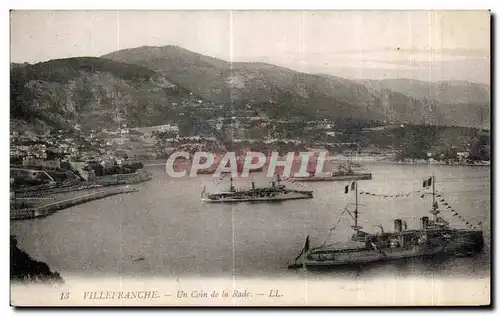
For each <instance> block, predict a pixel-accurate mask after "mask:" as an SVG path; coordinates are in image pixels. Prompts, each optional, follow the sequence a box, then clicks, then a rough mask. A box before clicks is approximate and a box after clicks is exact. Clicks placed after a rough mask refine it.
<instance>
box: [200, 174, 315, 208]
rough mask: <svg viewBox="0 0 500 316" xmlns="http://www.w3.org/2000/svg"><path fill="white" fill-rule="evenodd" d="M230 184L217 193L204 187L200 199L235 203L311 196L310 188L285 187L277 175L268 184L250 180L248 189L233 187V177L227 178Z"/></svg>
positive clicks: (209, 201) (309, 197) (297, 198)
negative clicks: (258, 184) (274, 179)
mask: <svg viewBox="0 0 500 316" xmlns="http://www.w3.org/2000/svg"><path fill="white" fill-rule="evenodd" d="M229 180H230V186H229V190H228V191H224V192H218V193H206V192H205V187H204V188H203V191H202V194H201V196H202V201H204V202H208V203H236V202H267V201H284V200H299V199H311V198H313V191H311V190H296V189H290V188H287V187H286V186H285V185H283V184H281V179H280V178H279V176H278V177H277V180H276V182H275V181H273V182H271V184H270V185H269V186H266V187H256V186H255V182H252V183H251V184H252V188H250V189H235V187H234V186H233V178H232V177H231V178H229Z"/></svg>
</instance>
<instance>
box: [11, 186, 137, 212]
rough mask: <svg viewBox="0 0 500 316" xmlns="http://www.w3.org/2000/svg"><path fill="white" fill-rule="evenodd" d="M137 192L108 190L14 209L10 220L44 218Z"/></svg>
mask: <svg viewBox="0 0 500 316" xmlns="http://www.w3.org/2000/svg"><path fill="white" fill-rule="evenodd" d="M136 191H138V190H137V189H136V188H131V187H128V186H127V187H124V188H113V189H110V190H105V191H99V192H94V193H90V194H85V195H81V196H77V197H72V198H69V199H65V200H60V201H55V202H52V203H49V204H44V205H41V206H38V207H35V208H14V209H11V211H10V219H11V220H20V219H31V218H37V217H44V216H48V215H50V214H53V213H55V212H57V211H59V210H62V209H65V208H68V207H71V206H75V205H78V204H82V203H86V202H90V201H93V200H97V199H102V198H105V197H108V196H111V195H116V194H124V193H130V192H136Z"/></svg>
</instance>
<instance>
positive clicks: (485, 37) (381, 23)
mask: <svg viewBox="0 0 500 316" xmlns="http://www.w3.org/2000/svg"><path fill="white" fill-rule="evenodd" d="M143 45H152V46H163V45H179V46H181V47H184V48H186V49H189V50H192V51H195V52H197V53H201V54H205V55H209V56H213V57H217V58H221V59H224V60H228V61H230V60H233V61H262V62H268V63H272V64H277V65H280V66H285V67H288V68H292V69H295V70H299V71H305V72H313V73H317V72H321V73H329V74H333V75H337V76H340V77H347V78H373V79H379V78H384V77H386V78H397V77H409V78H416V79H421V80H431V81H434V80H469V81H475V82H483V83H488V84H489V82H490V80H489V78H490V13H489V12H488V11H432V12H428V11H232V12H228V11H14V12H13V13H12V14H11V60H12V61H13V62H25V61H27V62H30V63H34V62H40V61H46V60H50V59H56V58H66V57H75V56H101V55H103V54H106V53H109V52H112V51H116V50H119V49H124V48H132V47H138V46H143Z"/></svg>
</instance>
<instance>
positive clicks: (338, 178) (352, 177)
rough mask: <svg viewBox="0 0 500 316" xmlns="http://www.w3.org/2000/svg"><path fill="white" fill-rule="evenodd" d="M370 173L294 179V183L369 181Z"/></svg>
mask: <svg viewBox="0 0 500 316" xmlns="http://www.w3.org/2000/svg"><path fill="white" fill-rule="evenodd" d="M371 179H372V174H371V173H363V174H356V175H347V176H327V177H314V176H313V177H296V178H293V180H294V181H304V182H305V181H311V182H312V181H352V180H371Z"/></svg>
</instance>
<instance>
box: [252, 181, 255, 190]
mask: <svg viewBox="0 0 500 316" xmlns="http://www.w3.org/2000/svg"><path fill="white" fill-rule="evenodd" d="M252 189H255V182H253V181H252Z"/></svg>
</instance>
